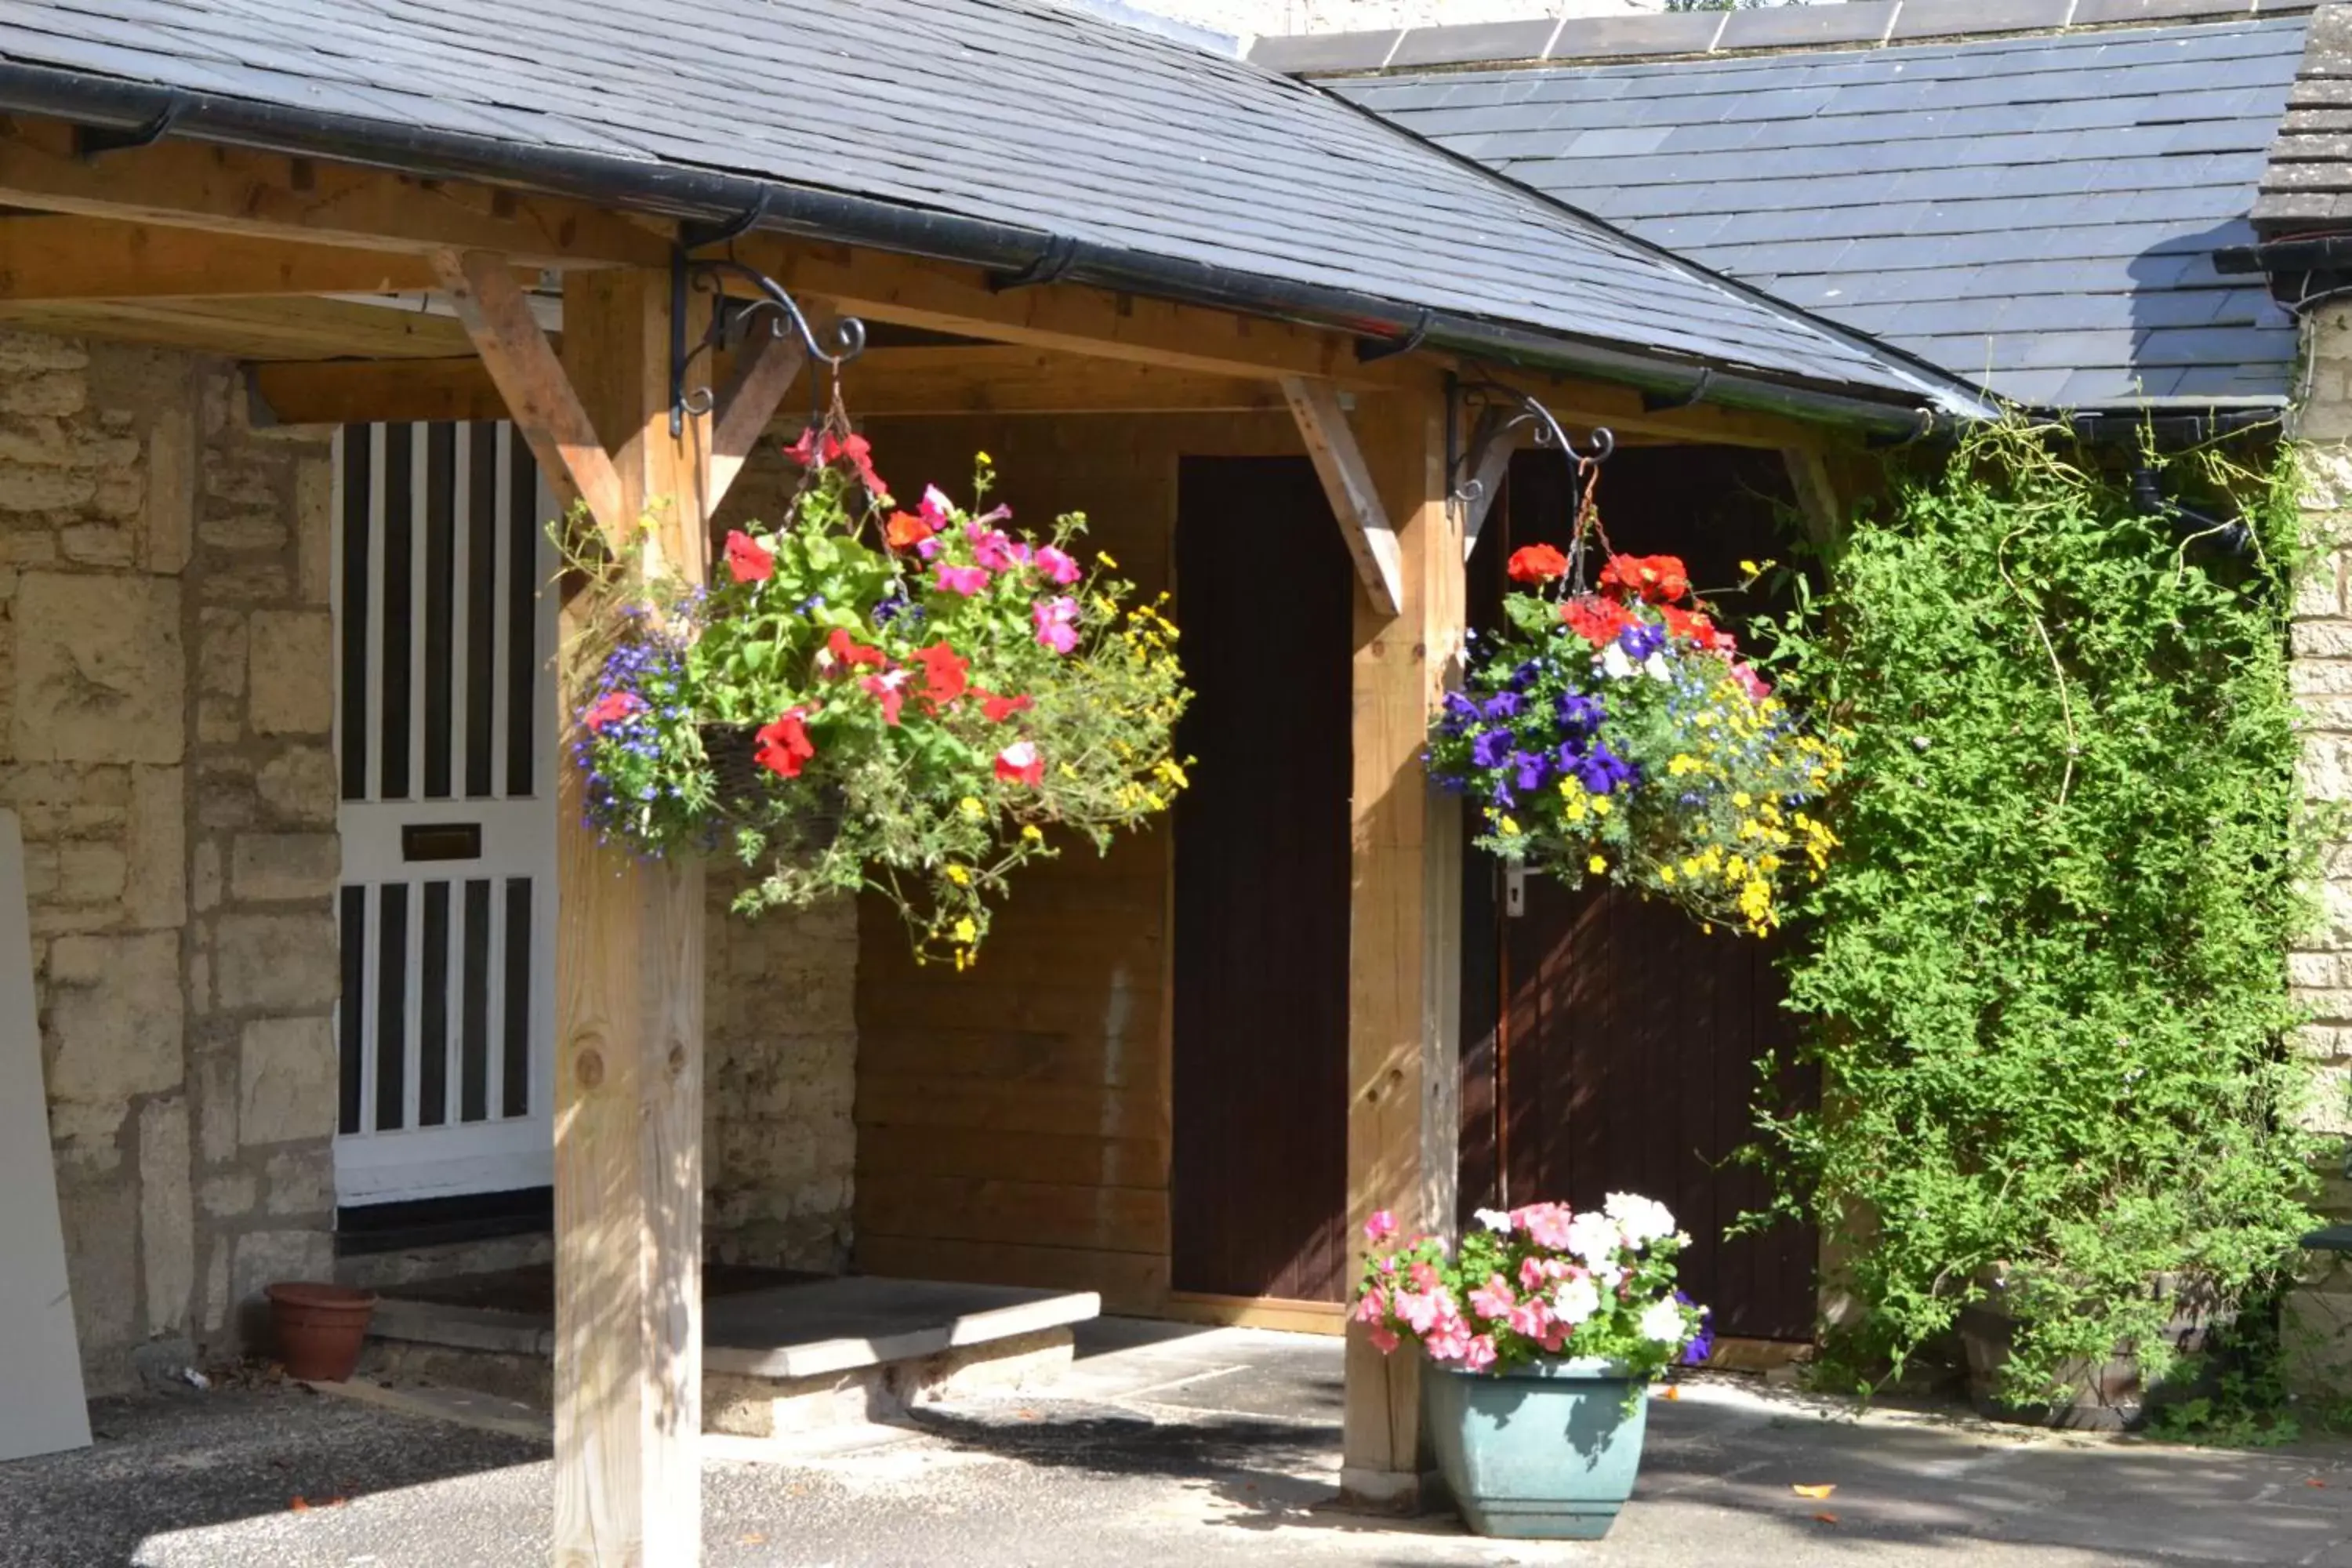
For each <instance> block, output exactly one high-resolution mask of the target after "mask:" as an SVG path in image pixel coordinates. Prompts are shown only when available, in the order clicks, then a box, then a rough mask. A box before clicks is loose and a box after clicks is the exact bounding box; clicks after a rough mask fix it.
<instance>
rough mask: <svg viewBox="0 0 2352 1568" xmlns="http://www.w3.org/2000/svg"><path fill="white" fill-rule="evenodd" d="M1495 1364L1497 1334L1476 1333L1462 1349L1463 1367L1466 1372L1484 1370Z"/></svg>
mask: <svg viewBox="0 0 2352 1568" xmlns="http://www.w3.org/2000/svg"><path fill="white" fill-rule="evenodd" d="M1494 1364H1495V1336H1494V1335H1492V1334H1475V1335H1473V1336H1472V1337H1471V1340H1470V1342H1469V1343H1468V1344H1467V1345H1465V1346H1464V1347H1463V1350H1462V1367H1463V1370H1464V1371H1465V1372H1484V1371H1486V1369H1487V1368H1488V1367H1490V1366H1492V1365H1494Z"/></svg>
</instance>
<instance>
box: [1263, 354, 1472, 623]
mask: <svg viewBox="0 0 2352 1568" xmlns="http://www.w3.org/2000/svg"><path fill="white" fill-rule="evenodd" d="M1282 395H1283V397H1284V399H1285V400H1286V402H1288V403H1289V405H1290V414H1291V417H1292V418H1294V419H1296V420H1297V422H1298V437H1299V439H1300V440H1301V441H1304V442H1305V443H1306V444H1307V457H1308V458H1311V459H1312V460H1313V461H1314V464H1315V472H1316V476H1317V477H1318V478H1319V479H1321V480H1322V481H1323V493H1324V495H1325V496H1327V497H1328V498H1329V500H1330V502H1331V515H1332V516H1334V517H1336V518H1338V519H1339V531H1340V532H1341V533H1343V534H1344V535H1346V536H1347V541H1348V553H1349V555H1350V556H1352V557H1354V558H1355V562H1356V575H1357V576H1359V577H1360V578H1362V579H1363V583H1364V592H1365V594H1366V595H1368V596H1369V597H1370V600H1371V605H1372V608H1373V609H1375V610H1377V611H1378V612H1380V613H1381V615H1384V616H1393V615H1396V614H1397V613H1398V612H1399V610H1400V609H1401V608H1402V605H1403V602H1404V601H1403V596H1402V586H1401V584H1400V583H1399V581H1398V574H1397V573H1398V568H1397V537H1396V530H1395V529H1394V527H1393V526H1392V525H1391V523H1390V521H1389V514H1388V511H1387V510H1386V508H1385V507H1383V506H1382V504H1381V492H1380V487H1379V486H1378V485H1377V484H1376V483H1375V482H1374V481H1373V479H1372V470H1371V467H1370V464H1368V463H1366V462H1365V460H1364V453H1363V449H1362V448H1361V447H1359V446H1358V445H1357V444H1356V433H1355V431H1354V430H1353V429H1352V428H1350V427H1349V424H1348V416H1347V413H1346V411H1345V410H1343V409H1342V408H1341V407H1340V406H1339V388H1337V387H1335V386H1333V385H1332V384H1330V383H1329V382H1328V381H1309V380H1307V378H1306V377H1304V376H1297V375H1286V376H1285V377H1283V378H1282ZM1408 401H1410V399H1408ZM1440 461H1441V463H1442V462H1443V458H1442V457H1441V458H1440Z"/></svg>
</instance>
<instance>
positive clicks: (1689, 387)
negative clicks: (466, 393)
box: [0, 62, 1992, 437]
mask: <svg viewBox="0 0 2352 1568" xmlns="http://www.w3.org/2000/svg"><path fill="white" fill-rule="evenodd" d="M0 110H4V111H11V112H16V113H25V114H39V115H45V116H49V117H52V118H56V119H60V120H66V121H72V122H74V123H77V124H81V125H89V126H95V127H102V128H105V129H108V130H112V131H125V132H140V131H142V130H144V129H146V128H149V127H156V126H164V127H168V128H169V132H168V133H169V134H171V135H173V136H186V137H190V138H194V139H195V140H200V141H206V142H224V143H227V144H231V145H236V146H242V147H249V148H253V149H255V150H257V151H262V152H268V153H279V154H286V155H291V156H297V157H300V156H312V157H328V158H334V159H337V160H340V161H342V162H347V163H363V164H368V165H372V166H375V167H380V168H385V169H390V170H394V171H396V172H400V173H404V174H415V175H421V176H425V177H428V178H432V177H439V178H464V179H471V180H480V181H485V182H488V183H492V184H504V185H519V186H522V187H525V188H528V189H531V190H536V191H541V192H544V193H546V194H549V195H562V196H568V197H572V198H575V199H578V200H582V201H587V202H593V203H595V204H597V205H608V206H623V207H628V208H633V209H635V210H638V211H642V212H646V213H650V214H655V215H658V216H666V217H670V218H674V219H677V220H679V221H682V222H688V223H705V224H721V225H723V224H726V223H728V222H729V221H730V220H732V219H735V218H738V217H740V215H742V214H745V213H749V212H758V213H759V214H760V215H761V216H760V218H759V221H758V224H757V226H758V227H759V228H761V229H763V230H772V231H776V232H780V233H784V234H793V235H798V236H802V237H808V238H813V239H821V240H826V241H830V242H833V243H835V244H841V243H849V244H855V245H864V246H869V247H873V248H876V249H879V250H887V251H895V252H898V253H900V254H903V255H908V256H918V257H924V258H931V259H935V260H940V261H951V262H958V263H962V264H965V265H971V266H978V267H981V268H986V269H989V270H991V271H994V272H1000V273H1005V274H1013V275H1019V274H1023V273H1032V272H1034V269H1036V268H1039V267H1040V264H1041V263H1043V262H1045V261H1046V260H1047V259H1048V258H1051V259H1052V261H1053V262H1055V263H1056V264H1057V265H1058V270H1056V271H1055V274H1054V276H1055V278H1056V279H1058V280H1061V281H1066V282H1073V283H1086V284H1091V285H1094V286H1096V287H1097V288H1103V289H1114V290H1118V291H1120V292H1127V293H1135V294H1143V295H1149V296H1154V297H1158V298H1161V299H1167V300H1178V301H1181V302H1185V303H1192V304H1200V305H1206V306H1211V307H1213V308H1216V309H1219V310H1231V311H1235V312H1239V313H1244V314H1250V315H1258V316H1273V317H1276V318H1280V319H1285V320H1289V321H1297V322H1299V323H1301V324H1305V325H1310V326H1316V327H1324V328H1338V329H1340V330H1343V331H1349V332H1353V333H1355V334H1357V335H1359V336H1360V337H1366V338H1371V339H1375V340H1381V341H1401V340H1403V339H1406V338H1409V337H1412V336H1413V335H1414V334H1416V333H1419V334H1420V338H1421V343H1422V345H1423V346H1426V347H1430V348H1434V349H1442V350H1447V351H1451V352H1454V353H1462V354H1466V355H1471V356H1473V357H1476V358H1479V359H1486V360H1500V361H1504V362H1506V363H1512V364H1516V365H1519V366H1523V367H1525V368H1528V369H1530V370H1538V371H1549V372H1557V373H1559V374H1570V375H1580V376H1594V377H1598V378H1601V379H1603V380H1607V381H1612V382H1618V383H1622V384H1629V385H1632V386H1634V387H1638V388H1640V389H1642V390H1643V391H1645V392H1649V393H1654V394H1656V395H1661V396H1665V397H1688V396H1689V395H1691V394H1692V393H1694V392H1696V391H1700V390H1704V391H1705V393H1706V400H1707V401H1708V402H1710V403H1714V404H1717V405H1723V406H1726V407H1734V408H1747V409H1752V410H1756V411H1758V412H1762V413H1769V414H1782V415H1788V416H1793V417H1797V418H1805V419H1819V420H1829V421H1835V422H1838V423H1843V424H1847V425H1852V426H1859V427H1861V428H1863V429H1865V430H1869V431H1872V432H1874V433H1876V434H1881V435H1888V436H1903V437H1910V436H1915V435H1917V434H1919V433H1921V432H1922V431H1924V430H1926V429H1927V428H1930V427H1932V426H1935V425H1937V424H1939V423H1950V422H1952V421H1953V420H1954V419H1956V418H1958V417H1964V416H1965V415H1964V414H1962V413H1961V412H1959V411H1956V410H1944V409H1930V408H1927V407H1925V406H1919V407H1905V406H1902V405H1896V404H1890V403H1885V402H1880V401H1877V400H1875V399H1872V398H1869V397H1864V396H1860V395H1855V394H1853V393H1852V392H1850V391H1843V390H1840V389H1838V388H1836V387H1835V386H1834V385H1830V384H1819V383H1811V382H1807V381H1804V380H1801V379H1792V380H1780V379H1776V378H1774V377H1772V376H1770V375H1769V374H1756V373H1743V372H1727V371H1724V370H1720V369H1713V370H1712V372H1711V374H1710V369H1711V367H1708V366H1706V365H1703V364H1696V363H1687V362H1685V361H1681V360H1678V359H1674V358H1661V357H1658V356H1656V355H1654V354H1643V353H1634V352H1633V351H1630V350H1627V349H1624V348H1622V347H1618V346H1616V345H1613V344H1607V343H1601V342H1590V341H1587V340H1581V339H1578V338H1573V337H1570V336H1566V335H1559V334H1551V333H1546V332H1540V331H1533V330H1531V329H1528V328H1525V327H1517V326H1513V325H1510V324H1507V323H1504V322H1497V321H1488V320H1486V319H1484V318H1480V317H1476V316H1467V315H1454V314H1442V315H1441V314H1434V313H1433V312H1431V311H1429V310H1426V309H1424V308H1423V307H1420V306H1412V305H1403V304H1400V303H1398V302H1397V301H1395V300H1383V299H1381V298H1379V297H1378V296H1374V295H1369V294H1360V293H1357V292H1355V291H1353V290H1350V289H1331V288H1326V287H1322V286H1320V285H1316V284H1306V283H1294V282H1285V281H1282V280H1279V279H1268V278H1265V277H1263V276H1260V275H1257V274H1254V273H1242V272H1237V271H1234V270H1232V269H1230V268H1218V267H1211V266H1207V265H1204V264H1200V263H1190V262H1184V261H1181V260H1178V259H1175V258H1169V257H1163V256H1157V255H1153V254H1151V253H1149V252H1143V251H1136V250H1130V249H1125V248H1121V247H1111V246H1104V245H1098V244H1094V243H1091V242H1088V241H1084V240H1076V241H1074V240H1072V239H1071V238H1069V237H1057V236H1055V235H1053V234H1050V233H1048V232H1046V231H1044V230H1041V229H1034V228H1028V227H1024V226H1014V225H1009V224H1000V223H993V222H990V221H988V220H986V219H980V218H969V217H963V216H957V215H954V214H950V213H942V212H938V211H933V210H929V209H925V208H919V207H910V206H905V205H896V204H893V203H889V202H884V201H878V200H876V199H874V198H871V197H866V196H856V195H843V194H841V193H837V192H830V191H821V190H814V189H811V188H808V187H806V186H800V185H790V184H781V183H777V182H773V181H769V180H762V179H757V178H752V177H750V176H746V175H737V174H719V173H715V172H711V171H707V170H699V169H691V170H690V169H680V168H677V167H676V166H674V165H669V164H664V163H651V162H641V161H637V160H632V159H625V158H614V157H609V156H606V155H604V154H599V153H581V152H576V151H572V150H570V149H565V148H554V147H541V146H524V145H518V144H515V143H512V142H499V141H496V140H493V139H491V138H488V137H480V136H471V135H464V134H460V133H457V132H440V131H430V130H426V129H425V128H423V127H420V126H414V125H402V124H397V123H394V122H391V121H375V120H367V119H362V118H360V117H357V116H352V115H341V114H327V113H322V112H319V111H316V110H297V109H292V108H288V107H285V106H282V105H277V104H270V103H265V102H260V101H257V100H249V99H239V98H227V97H222V96H219V95H215V94H211V93H202V92H195V91H192V90H188V89H179V88H171V87H164V86H161V85H158V84H155V83H147V82H131V81H125V80H121V79H114V78H103V77H89V76H83V75H79V74H78V73H75V72H72V71H65V70H58V69H55V68H49V67H46V66H30V65H24V64H20V63H16V62H0ZM1920 395H1921V396H1922V397H1923V398H1926V397H1928V396H1930V395H1932V394H1931V393H1930V391H1929V390H1928V389H1927V388H1922V390H1921V393H1920ZM1983 407H1984V408H1985V409H1987V410H1990V408H1991V407H1992V404H1991V402H1990V399H1986V400H1985V401H1984V403H1983Z"/></svg>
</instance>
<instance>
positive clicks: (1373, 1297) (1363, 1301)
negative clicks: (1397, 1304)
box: [1349, 1290, 1389, 1323]
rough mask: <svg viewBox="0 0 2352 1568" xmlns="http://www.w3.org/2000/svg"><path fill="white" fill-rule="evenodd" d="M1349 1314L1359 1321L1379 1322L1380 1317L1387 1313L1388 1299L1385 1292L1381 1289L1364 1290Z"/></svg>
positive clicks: (1385, 1315)
mask: <svg viewBox="0 0 2352 1568" xmlns="http://www.w3.org/2000/svg"><path fill="white" fill-rule="evenodd" d="M1388 1315H1389V1299H1388V1295H1387V1293H1386V1292H1384V1291H1381V1290H1367V1291H1365V1292H1364V1293H1363V1295H1362V1297H1361V1298H1360V1299H1359V1300H1357V1302H1356V1310H1354V1311H1353V1312H1351V1313H1349V1316H1350V1317H1352V1318H1354V1319H1355V1320H1356V1321H1358V1322H1360V1323H1377V1322H1379V1321H1381V1319H1382V1318H1385V1317H1387V1316H1388Z"/></svg>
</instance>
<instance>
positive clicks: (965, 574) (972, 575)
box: [936, 561, 989, 599]
mask: <svg viewBox="0 0 2352 1568" xmlns="http://www.w3.org/2000/svg"><path fill="white" fill-rule="evenodd" d="M936 570H937V572H938V574H939V576H938V580H937V586H938V587H939V590H940V592H941V593H943V594H961V595H963V596H964V597H965V598H967V599H969V598H971V596H972V595H974V594H977V593H979V592H981V591H982V589H984V588H986V587H987V586H988V578H989V573H988V568H987V567H985V566H958V565H955V564H954V563H950V562H946V561H942V562H940V563H939V565H938V567H937V568H936Z"/></svg>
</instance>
